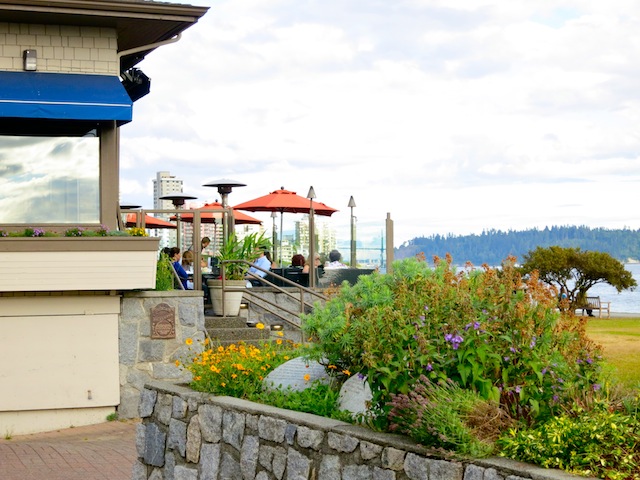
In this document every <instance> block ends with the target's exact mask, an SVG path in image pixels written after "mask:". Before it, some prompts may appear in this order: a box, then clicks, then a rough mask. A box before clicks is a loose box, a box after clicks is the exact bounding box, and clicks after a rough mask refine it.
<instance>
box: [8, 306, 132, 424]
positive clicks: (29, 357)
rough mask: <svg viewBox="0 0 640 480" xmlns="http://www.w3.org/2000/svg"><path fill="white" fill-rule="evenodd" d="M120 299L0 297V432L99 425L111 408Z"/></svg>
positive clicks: (115, 391) (116, 372)
mask: <svg viewBox="0 0 640 480" xmlns="http://www.w3.org/2000/svg"><path fill="white" fill-rule="evenodd" d="M119 314H120V297H119V296H116V295H112V296H108V295H101V296H89V295H85V296H77V297H76V296H63V297H0V332H2V334H1V335H0V352H2V358H3V361H2V362H0V384H1V385H2V395H0V433H2V434H7V433H10V434H15V435H17V434H23V433H31V432H35V431H44V430H50V429H55V428H65V427H70V426H78V425H84V424H89V423H96V422H97V421H104V420H105V416H106V414H108V412H111V411H113V409H114V407H115V406H116V405H117V404H118V403H119V395H120V392H119V367H118V319H119Z"/></svg>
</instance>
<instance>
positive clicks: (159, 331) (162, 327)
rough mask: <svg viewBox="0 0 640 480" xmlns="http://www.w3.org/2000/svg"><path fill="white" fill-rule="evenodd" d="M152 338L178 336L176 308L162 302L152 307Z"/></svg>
mask: <svg viewBox="0 0 640 480" xmlns="http://www.w3.org/2000/svg"><path fill="white" fill-rule="evenodd" d="M151 338H154V339H164V338H176V309H175V307H172V306H171V305H169V304H166V303H160V304H158V305H157V306H155V307H153V308H152V309H151Z"/></svg>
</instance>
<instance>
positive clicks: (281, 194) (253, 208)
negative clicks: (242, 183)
mask: <svg viewBox="0 0 640 480" xmlns="http://www.w3.org/2000/svg"><path fill="white" fill-rule="evenodd" d="M311 205H313V212H314V214H316V215H323V216H326V217H330V216H331V215H333V214H334V213H335V212H337V211H338V210H336V209H335V208H331V207H329V206H327V205H325V204H324V203H322V202H315V201H312V200H309V199H308V198H305V197H302V196H300V195H298V194H297V193H296V192H292V191H291V190H285V189H284V187H280V190H275V191H273V192H271V193H270V194H268V195H264V196H262V197H258V198H255V199H253V200H249V201H248V202H244V203H241V204H239V205H236V206H235V207H233V208H234V209H238V210H249V211H250V212H280V255H281V256H282V216H283V214H284V213H285V212H287V213H311ZM280 265H282V258H280Z"/></svg>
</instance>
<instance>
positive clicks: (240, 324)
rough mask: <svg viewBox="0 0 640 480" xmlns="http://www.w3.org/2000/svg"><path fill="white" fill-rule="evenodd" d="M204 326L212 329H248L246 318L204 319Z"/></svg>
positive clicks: (210, 317) (208, 317) (209, 317)
mask: <svg viewBox="0 0 640 480" xmlns="http://www.w3.org/2000/svg"><path fill="white" fill-rule="evenodd" d="M204 326H205V327H206V328H207V329H211V328H247V319H246V317H242V316H240V317H212V316H205V317H204Z"/></svg>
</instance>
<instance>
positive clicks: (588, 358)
mask: <svg viewBox="0 0 640 480" xmlns="http://www.w3.org/2000/svg"><path fill="white" fill-rule="evenodd" d="M587 363H588V364H589V365H591V364H592V363H593V360H591V358H590V357H587Z"/></svg>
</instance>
